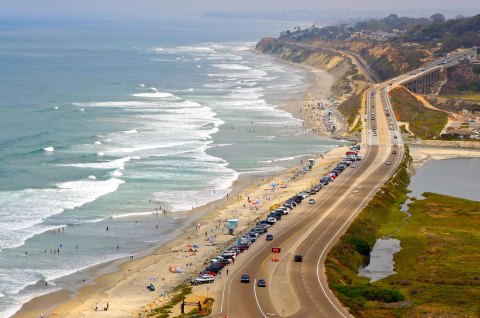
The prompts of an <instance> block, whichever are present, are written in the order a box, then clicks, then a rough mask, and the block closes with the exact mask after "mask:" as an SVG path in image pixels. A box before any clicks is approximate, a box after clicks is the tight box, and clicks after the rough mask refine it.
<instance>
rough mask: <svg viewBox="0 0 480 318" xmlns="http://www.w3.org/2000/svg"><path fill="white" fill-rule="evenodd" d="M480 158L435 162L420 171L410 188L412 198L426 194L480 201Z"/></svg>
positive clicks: (414, 177) (413, 178)
mask: <svg viewBox="0 0 480 318" xmlns="http://www.w3.org/2000/svg"><path fill="white" fill-rule="evenodd" d="M479 181H480V158H468V159H448V160H434V161H431V162H429V163H428V164H426V165H425V166H424V167H422V168H421V169H419V170H418V171H417V172H416V174H415V175H414V176H413V177H412V180H411V182H410V186H409V187H408V188H409V189H410V190H411V191H412V193H411V194H410V196H415V197H417V198H420V197H421V196H422V193H424V192H434V193H438V194H445V195H450V196H454V197H459V198H464V199H469V200H474V201H480V186H479Z"/></svg>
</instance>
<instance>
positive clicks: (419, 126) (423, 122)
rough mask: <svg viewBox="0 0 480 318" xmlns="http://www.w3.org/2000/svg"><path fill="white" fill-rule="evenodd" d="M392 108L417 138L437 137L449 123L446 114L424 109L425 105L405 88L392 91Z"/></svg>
mask: <svg viewBox="0 0 480 318" xmlns="http://www.w3.org/2000/svg"><path fill="white" fill-rule="evenodd" d="M391 100H392V107H393V110H394V112H395V114H396V115H399V116H400V121H404V122H408V123H409V129H410V131H411V132H412V133H414V134H415V136H416V137H417V138H421V139H429V138H433V137H437V136H439V135H440V132H441V131H442V129H443V128H444V127H445V125H446V124H447V121H448V116H447V114H446V113H443V112H439V111H435V110H431V109H428V108H425V107H423V104H422V103H421V102H420V101H418V100H417V99H416V98H415V97H414V96H413V95H411V94H410V93H409V92H408V91H407V90H406V89H405V88H397V89H394V90H392V91H391Z"/></svg>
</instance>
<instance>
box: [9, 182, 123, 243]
mask: <svg viewBox="0 0 480 318" xmlns="http://www.w3.org/2000/svg"><path fill="white" fill-rule="evenodd" d="M122 183H124V181H122V180H119V179H116V178H110V179H108V180H105V181H99V180H88V181H86V180H79V181H70V182H64V183H60V184H58V185H57V186H56V187H54V188H45V189H24V190H20V191H3V192H0V206H2V215H3V216H2V221H3V222H2V223H1V224H0V247H1V248H12V247H17V246H21V245H23V244H24V243H25V240H26V239H28V238H30V237H32V236H33V235H35V234H39V233H42V232H45V231H47V230H48V226H45V225H42V224H41V223H42V221H43V220H44V219H45V218H47V217H49V216H52V215H55V214H59V213H62V212H63V211H65V210H66V209H74V208H76V207H80V206H82V205H84V204H86V203H88V202H92V201H95V200H96V199H97V198H99V197H101V196H103V195H106V194H108V193H111V192H114V191H116V190H117V189H118V187H119V186H120V185H121V184H122Z"/></svg>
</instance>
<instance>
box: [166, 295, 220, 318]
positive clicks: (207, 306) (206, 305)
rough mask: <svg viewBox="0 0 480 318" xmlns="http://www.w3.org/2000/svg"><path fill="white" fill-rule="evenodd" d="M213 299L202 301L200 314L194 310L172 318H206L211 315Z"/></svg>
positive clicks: (196, 309)
mask: <svg viewBox="0 0 480 318" xmlns="http://www.w3.org/2000/svg"><path fill="white" fill-rule="evenodd" d="M213 302H214V299H213V298H211V297H208V298H205V300H204V301H203V306H202V307H203V308H202V312H200V311H199V310H198V308H195V309H193V310H191V311H189V312H188V313H186V314H183V315H178V316H175V317H174V318H194V317H207V316H210V315H211V314H212V306H213Z"/></svg>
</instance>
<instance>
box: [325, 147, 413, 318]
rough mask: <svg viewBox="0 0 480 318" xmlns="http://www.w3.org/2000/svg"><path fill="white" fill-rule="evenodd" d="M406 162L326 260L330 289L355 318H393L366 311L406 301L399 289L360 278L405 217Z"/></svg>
mask: <svg viewBox="0 0 480 318" xmlns="http://www.w3.org/2000/svg"><path fill="white" fill-rule="evenodd" d="M405 158H406V159H405V160H404V162H403V163H402V166H401V167H400V169H399V171H398V173H397V174H396V176H395V177H394V178H393V179H391V180H390V181H389V182H388V183H387V184H385V185H384V186H383V187H382V188H381V190H380V191H379V192H377V194H376V195H375V196H374V197H373V199H372V200H371V201H370V202H369V203H368V205H367V206H366V207H365V208H364V209H363V210H362V212H361V213H360V214H359V215H358V216H357V218H356V219H355V221H354V222H353V223H352V225H351V226H350V227H349V228H348V230H347V232H346V233H345V234H344V235H343V236H342V237H341V238H340V241H339V242H338V243H337V244H335V245H334V246H333V248H332V250H331V251H330V252H329V254H328V256H327V260H326V271H327V276H328V283H329V286H330V288H331V289H332V290H333V291H334V292H335V294H336V295H337V297H338V298H339V299H340V301H341V302H342V303H343V304H345V305H346V306H347V307H348V308H349V309H350V311H351V313H352V314H353V315H354V316H355V317H365V318H366V317H374V315H372V314H373V313H378V315H376V317H390V316H389V315H385V314H386V313H387V311H383V310H381V309H378V308H374V310H373V311H370V310H369V309H367V308H366V307H367V306H370V303H371V302H374V303H377V302H378V303H380V304H387V303H391V302H398V301H402V300H404V299H405V295H403V294H402V293H401V292H400V291H399V290H398V289H396V288H392V287H390V286H379V285H377V284H370V283H369V282H368V279H367V278H365V277H359V276H357V273H358V269H359V267H360V266H361V265H362V264H367V263H368V262H369V255H370V252H371V250H372V248H373V246H374V245H375V241H376V239H377V238H380V237H383V236H385V235H388V234H390V233H392V232H394V231H395V229H396V227H397V226H398V224H399V223H400V222H401V220H402V218H403V217H404V216H405V215H404V214H403V213H402V212H400V204H401V203H402V202H404V201H405V200H406V198H407V196H406V194H407V186H408V184H409V182H410V177H409V176H408V173H407V169H406V168H407V165H408V163H409V160H410V156H409V155H408V154H407V156H406V157H405Z"/></svg>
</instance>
